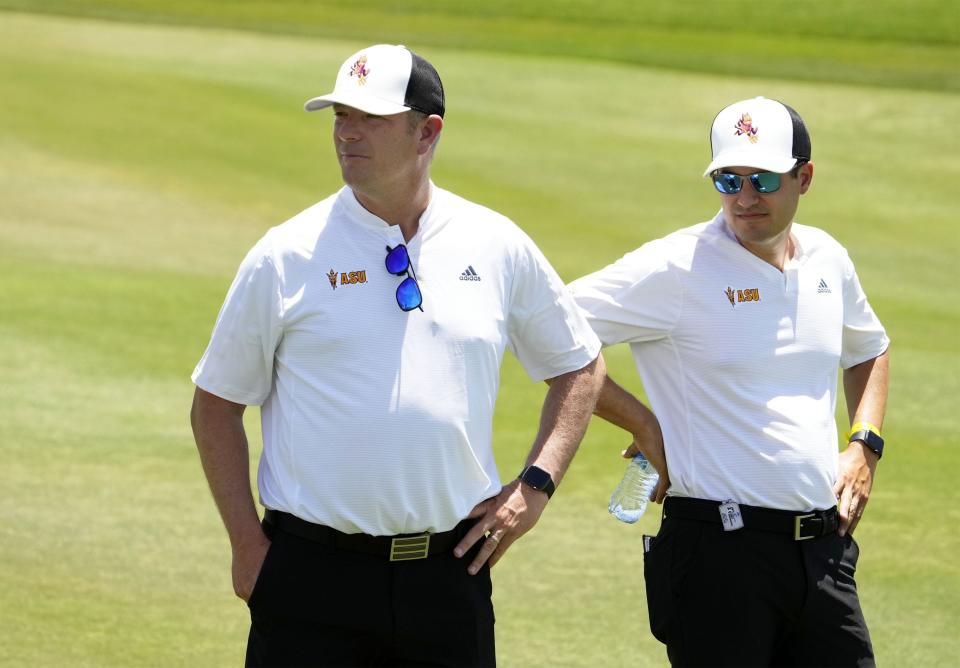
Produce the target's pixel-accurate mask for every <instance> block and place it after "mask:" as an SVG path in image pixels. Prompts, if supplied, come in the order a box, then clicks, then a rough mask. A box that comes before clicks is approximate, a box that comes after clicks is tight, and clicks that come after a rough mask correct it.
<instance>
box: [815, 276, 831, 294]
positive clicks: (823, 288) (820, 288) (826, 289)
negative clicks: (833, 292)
mask: <svg viewBox="0 0 960 668" xmlns="http://www.w3.org/2000/svg"><path fill="white" fill-rule="evenodd" d="M817 292H821V293H822V292H830V288H829V287H827V282H826V281H825V280H823V279H822V278H821V279H820V285H818V286H817Z"/></svg>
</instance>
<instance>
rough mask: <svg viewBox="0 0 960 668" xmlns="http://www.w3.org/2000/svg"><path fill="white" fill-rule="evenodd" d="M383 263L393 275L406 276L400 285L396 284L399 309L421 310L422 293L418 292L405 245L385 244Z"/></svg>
mask: <svg viewBox="0 0 960 668" xmlns="http://www.w3.org/2000/svg"><path fill="white" fill-rule="evenodd" d="M383 262H384V264H385V265H386V266H387V271H389V272H390V273H391V274H393V275H394V276H406V278H404V279H403V281H401V282H400V285H399V286H397V306H399V307H400V310H401V311H412V310H413V309H415V308H418V309H420V310H421V311H422V310H423V295H422V294H421V293H420V286H419V285H417V275H416V273H414V271H413V265H412V264H410V255H409V254H408V253H407V247H406V246H404V245H403V244H399V245H397V246H394V247H393V248H390V246H387V257H386V258H385V259H384V261H383Z"/></svg>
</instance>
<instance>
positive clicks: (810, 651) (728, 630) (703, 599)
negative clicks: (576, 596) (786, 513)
mask: <svg viewBox="0 0 960 668" xmlns="http://www.w3.org/2000/svg"><path fill="white" fill-rule="evenodd" d="M858 556H859V548H858V547H857V544H856V542H855V541H854V540H853V537H852V536H849V535H847V536H845V537H840V536H839V535H838V534H837V533H832V534H828V535H824V536H820V537H817V538H812V539H809V540H803V541H796V540H793V538H792V536H790V535H787V534H781V533H771V532H767V531H760V530H751V529H749V528H742V529H738V530H736V531H724V530H723V527H722V526H721V525H720V524H719V523H716V524H710V523H706V522H698V521H695V520H687V519H679V518H674V517H666V518H664V520H663V523H662V524H661V526H660V531H659V533H658V534H657V536H656V537H654V538H653V539H652V540H651V541H650V545H649V550H648V551H647V552H645V554H644V577H645V580H646V588H647V607H648V609H649V613H650V629H651V631H653V635H654V636H656V637H657V639H658V640H660V641H661V642H663V643H664V644H666V646H667V656H668V658H669V659H670V663H671V665H673V666H818V667H822V666H874V665H875V663H874V658H873V648H872V646H871V643H870V634H869V632H868V631H867V625H866V622H865V621H864V618H863V612H862V611H861V609H860V601H859V599H858V597H857V586H856V583H855V582H854V573H855V571H856V566H857V557H858Z"/></svg>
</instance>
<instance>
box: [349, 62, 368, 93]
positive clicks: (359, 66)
mask: <svg viewBox="0 0 960 668" xmlns="http://www.w3.org/2000/svg"><path fill="white" fill-rule="evenodd" d="M368 74H370V70H368V69H367V57H366V56H360V57H359V58H357V62H355V63H354V64H353V65H352V66H351V67H350V76H352V77H357V84H358V85H360V86H362V85H364V84H365V83H367V75H368Z"/></svg>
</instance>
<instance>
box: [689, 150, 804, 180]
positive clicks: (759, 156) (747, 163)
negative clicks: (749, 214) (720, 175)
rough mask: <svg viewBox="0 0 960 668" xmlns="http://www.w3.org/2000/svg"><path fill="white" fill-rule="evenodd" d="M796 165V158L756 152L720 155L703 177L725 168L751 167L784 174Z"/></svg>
mask: <svg viewBox="0 0 960 668" xmlns="http://www.w3.org/2000/svg"><path fill="white" fill-rule="evenodd" d="M796 164H797V159H796V158H784V157H783V156H780V155H764V154H763V153H758V152H756V151H737V152H728V153H721V154H720V155H718V156H717V157H716V158H714V159H713V162H711V163H710V165H709V166H708V167H707V171H705V172H704V173H703V175H704V176H709V175H710V174H711V172H714V171H716V170H718V169H724V168H726V167H751V168H753V169H762V170H764V171H767V172H777V173H778V174H785V173H787V172H789V171H790V170H791V169H793V168H794V166H795V165H796Z"/></svg>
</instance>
